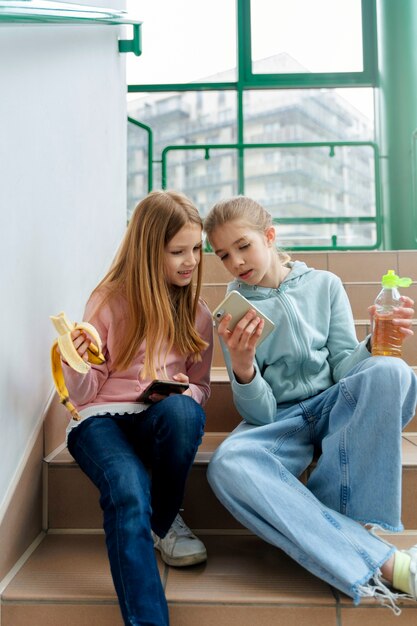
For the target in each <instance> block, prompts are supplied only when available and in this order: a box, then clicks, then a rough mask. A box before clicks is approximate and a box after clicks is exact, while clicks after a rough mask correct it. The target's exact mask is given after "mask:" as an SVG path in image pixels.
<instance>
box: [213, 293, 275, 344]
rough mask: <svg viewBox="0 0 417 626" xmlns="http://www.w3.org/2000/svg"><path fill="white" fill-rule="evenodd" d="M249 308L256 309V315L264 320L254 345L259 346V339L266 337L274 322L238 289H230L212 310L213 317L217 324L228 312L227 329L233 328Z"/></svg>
mask: <svg viewBox="0 0 417 626" xmlns="http://www.w3.org/2000/svg"><path fill="white" fill-rule="evenodd" d="M249 309H253V310H254V311H256V314H257V315H258V317H260V318H262V319H263V320H264V327H263V331H262V334H261V336H260V337H259V339H258V341H257V342H256V345H257V346H259V344H260V343H261V341H263V340H264V339H266V338H267V337H268V335H269V334H270V333H271V332H272V331H273V330H274V328H275V324H274V322H273V321H271V320H270V319H269V317H266V315H264V314H263V313H262V312H261V311H260V310H259V309H258V308H256V306H254V305H253V303H252V302H249V300H247V299H246V298H245V297H244V296H242V294H241V293H239V292H238V291H231V292H230V293H228V294H227V296H226V297H225V299H224V300H223V302H221V303H220V304H219V306H218V307H216V308H215V309H214V311H213V314H212V315H213V319H214V322H215V324H216V325H218V324H219V322H220V320H221V319H222V318H223V317H224V316H225V315H226V314H227V313H229V314H230V315H231V316H232V319H231V320H230V322H229V325H228V327H229V329H230V330H233V329H234V327H235V326H236V324H237V323H238V321H239V320H241V319H242V317H243V316H244V315H245V313H247V312H248V311H249Z"/></svg>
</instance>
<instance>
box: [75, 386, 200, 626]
mask: <svg viewBox="0 0 417 626" xmlns="http://www.w3.org/2000/svg"><path fill="white" fill-rule="evenodd" d="M204 423H205V415H204V412H203V410H202V408H201V407H200V405H198V404H197V403H196V402H195V401H194V400H193V399H192V398H190V397H189V396H179V395H178V396H169V397H168V398H166V399H164V400H161V402H158V403H157V404H154V405H151V406H150V407H149V408H148V409H146V410H145V411H144V412H143V413H138V414H134V415H127V414H124V415H105V416H100V417H90V418H87V419H86V420H85V421H83V422H82V423H81V424H80V425H79V426H77V427H76V428H74V429H73V430H72V431H71V432H70V434H69V437H68V449H69V451H70V453H71V454H72V456H73V457H74V459H75V460H76V461H77V462H78V463H79V465H80V467H81V469H82V470H83V471H84V472H85V473H86V474H87V476H88V477H89V478H90V479H91V480H92V481H93V483H94V484H95V485H96V486H97V487H98V489H99V491H100V505H101V508H102V510H103V519H104V531H105V535H106V544H107V551H108V556H109V560H110V568H111V573H112V577H113V582H114V586H115V588H116V592H117V596H118V599H119V604H120V609H121V612H122V615H123V619H124V622H125V624H126V625H129V626H167V625H168V624H169V617H168V606H167V602H166V599H165V595H164V591H163V588H162V584H161V580H160V577H159V572H158V566H157V562H156V558H155V553H154V548H153V540H152V535H151V529H152V530H154V532H156V533H157V534H158V535H159V536H160V537H164V536H165V535H166V533H167V532H168V530H169V528H170V526H171V524H172V522H173V521H174V519H175V516H176V515H177V513H178V510H179V508H180V506H181V503H182V498H183V494H184V486H185V481H186V478H187V475H188V472H189V469H190V467H191V465H192V463H193V460H194V457H195V454H196V452H197V448H198V446H199V444H200V442H201V438H202V435H203V428H204Z"/></svg>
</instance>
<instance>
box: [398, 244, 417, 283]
mask: <svg viewBox="0 0 417 626" xmlns="http://www.w3.org/2000/svg"><path fill="white" fill-rule="evenodd" d="M398 273H399V275H400V276H409V277H410V278H412V279H413V280H417V250H399V251H398Z"/></svg>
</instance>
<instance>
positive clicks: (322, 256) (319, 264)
mask: <svg viewBox="0 0 417 626" xmlns="http://www.w3.org/2000/svg"><path fill="white" fill-rule="evenodd" d="M290 254H291V260H292V261H303V263H305V264H306V265H308V267H313V268H314V269H316V270H327V269H329V268H328V254H327V252H294V253H291V252H290Z"/></svg>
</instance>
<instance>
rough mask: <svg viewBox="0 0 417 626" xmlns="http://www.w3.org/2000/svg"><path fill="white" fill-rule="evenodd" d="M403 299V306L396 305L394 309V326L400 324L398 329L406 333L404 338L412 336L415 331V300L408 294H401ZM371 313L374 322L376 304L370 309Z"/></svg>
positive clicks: (403, 333)
mask: <svg viewBox="0 0 417 626" xmlns="http://www.w3.org/2000/svg"><path fill="white" fill-rule="evenodd" d="M400 299H401V301H402V302H403V306H399V307H396V308H395V309H394V315H395V317H394V319H393V320H392V323H393V324H394V326H398V329H399V331H400V333H401V334H402V335H404V339H406V338H407V337H412V336H413V335H414V331H413V330H412V328H411V327H412V324H413V318H414V313H415V311H414V308H413V307H414V300H412V299H411V298H409V297H408V296H401V298H400ZM368 311H369V314H370V316H371V322H372V324H373V320H374V317H375V311H376V306H375V304H373V305H372V306H370V307H369V309H368Z"/></svg>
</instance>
